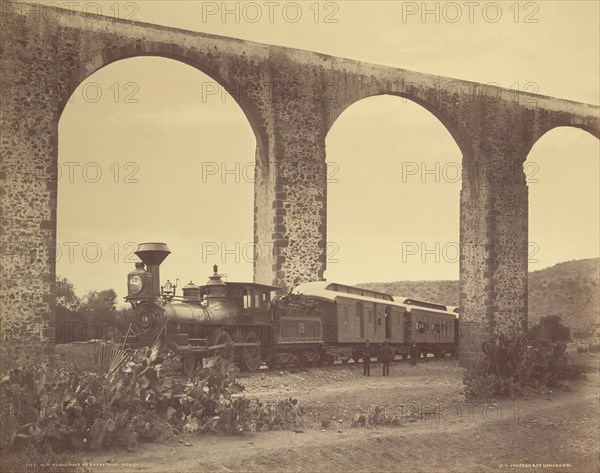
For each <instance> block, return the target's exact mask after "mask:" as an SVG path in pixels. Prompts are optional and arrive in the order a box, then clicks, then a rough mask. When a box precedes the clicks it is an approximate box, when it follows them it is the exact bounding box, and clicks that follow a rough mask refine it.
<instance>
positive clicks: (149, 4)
mask: <svg viewBox="0 0 600 473" xmlns="http://www.w3.org/2000/svg"><path fill="white" fill-rule="evenodd" d="M41 3H44V2H41ZM54 3H55V4H56V3H58V4H61V2H54ZM92 4H94V5H92ZM476 4H477V5H474V4H469V2H449V3H446V2H394V1H387V2H380V1H369V2H359V1H348V2H313V1H310V2H296V3H294V2H275V4H272V5H274V6H273V7H272V8H273V12H272V18H269V3H268V2H251V3H247V2H246V3H244V2H241V3H240V2H226V5H225V7H226V8H223V2H197V1H185V2H172V1H171V2H163V1H138V2H116V1H107V2H95V3H94V2H81V4H80V7H76V8H82V9H83V8H88V9H90V10H89V11H90V12H94V10H93V9H97V8H98V6H100V8H101V12H102V13H103V14H107V15H111V16H115V15H117V16H119V17H128V18H131V19H134V20H138V21H144V22H149V23H156V24H162V25H166V26H171V27H177V28H184V29H188V30H196V31H202V32H206V33H211V34H217V35H223V36H232V37H237V38H243V39H247V40H252V41H257V42H263V43H270V44H277V45H282V46H289V47H293V48H298V49H305V50H312V51H317V52H321V53H326V54H331V55H334V56H341V57H348V58H352V59H357V60H362V61H367V62H372V63H375V64H384V65H390V66H395V67H400V68H405V69H409V70H414V71H420V72H427V73H432V74H437V75H441V76H447V77H451V78H459V79H465V80H471V81H477V82H482V83H495V84H497V85H500V86H502V87H507V88H512V89H518V90H527V91H531V92H536V93H540V94H543V95H550V96H555V97H560V98H565V99H570V100H575V101H580V102H585V103H590V104H596V105H597V104H598V103H599V93H600V92H599V89H600V80H599V78H600V71H599V69H600V64H599V58H600V38H599V32H600V25H599V17H600V11H599V3H598V2H595V1H584V2H577V1H569V2H559V1H541V2H513V1H510V2H503V1H502V2H476ZM469 5H472V6H471V7H469ZM423 7H425V8H423ZM92 8H93V9H92ZM469 8H472V10H471V11H469ZM425 10H427V11H429V13H427V12H425V13H424V11H425ZM224 11H229V12H231V13H228V14H225V15H224V14H223V12H224ZM258 12H260V13H262V15H261V16H260V17H258V16H257V15H258ZM298 14H301V16H300V18H299V19H298V20H297V21H295V22H293V21H292V20H294V19H295V17H297V16H298ZM271 20H272V21H271ZM212 86H213V82H212V79H211V78H210V77H208V76H206V75H204V74H203V73H201V72H200V71H198V70H196V69H193V68H192V67H190V66H187V65H185V64H183V63H179V62H177V61H173V60H169V59H164V58H151V57H143V58H132V59H127V60H123V61H118V62H116V63H113V64H111V65H109V66H107V67H105V68H103V69H101V70H99V71H97V72H95V73H94V74H92V75H91V76H90V77H88V79H87V80H86V81H85V82H84V83H82V84H81V85H80V86H79V87H78V88H77V89H76V90H75V91H74V93H73V96H72V98H71V101H70V103H69V104H68V105H67V107H66V108H65V110H64V112H63V114H62V116H61V119H60V123H59V168H60V171H61V173H60V175H59V189H58V190H59V192H58V235H57V239H58V246H59V254H58V255H57V259H58V261H57V274H59V275H60V276H62V277H67V278H68V279H69V280H71V281H72V282H73V283H74V284H75V290H76V292H77V293H78V294H80V295H81V294H84V293H85V292H87V291H89V290H101V289H106V288H114V289H115V290H116V291H117V293H118V294H119V296H120V297H121V296H124V295H125V290H126V275H127V272H128V271H129V270H130V268H133V262H134V261H135V260H136V258H135V256H133V255H132V251H133V250H134V249H135V245H136V244H137V243H140V242H144V241H162V242H166V243H167V244H168V245H169V248H170V250H171V251H172V254H171V255H170V256H169V258H167V260H166V261H165V262H164V263H163V267H162V278H163V280H164V279H166V278H169V279H171V280H172V281H173V280H175V279H179V281H180V286H181V285H185V284H186V283H188V282H189V281H190V280H193V281H194V282H195V283H200V284H201V283H204V282H205V281H206V279H207V277H208V275H209V273H210V272H211V268H212V265H213V264H215V263H216V264H219V266H220V270H221V271H222V272H224V273H227V275H228V279H229V280H247V281H249V280H251V279H252V250H253V247H252V241H253V235H252V226H253V182H252V176H253V165H254V164H253V163H254V154H255V145H256V140H255V138H254V135H253V133H252V130H251V128H250V125H249V123H248V121H247V119H246V117H245V115H244V114H243V112H242V111H241V109H240V108H239V106H238V105H237V104H236V103H235V101H234V100H233V99H232V98H231V97H230V96H221V95H219V94H216V95H211V94H209V93H208V91H210V90H212ZM598 143H599V142H598V140H597V139H596V138H594V137H593V136H592V135H589V134H587V133H586V132H584V131H581V130H578V129H573V128H560V129H555V130H553V131H551V132H549V133H548V134H547V135H545V136H544V137H542V139H541V140H540V141H538V142H537V143H536V145H535V146H534V147H533V149H532V150H531V152H530V154H529V156H528V159H527V162H526V164H525V171H526V175H527V179H528V186H529V195H530V212H529V219H530V235H529V241H530V260H529V268H530V271H531V270H537V269H542V268H544V267H548V266H551V265H554V264H556V263H558V262H561V261H567V260H572V259H579V258H590V257H597V256H598V245H599V230H598V228H599V217H598V215H599V214H600V209H599V204H598V202H599V201H600V198H599V187H600V178H599V174H600V168H599V165H600V159H599V158H600V149H599V144H598ZM326 153H327V162H328V171H329V172H328V175H329V185H328V263H327V271H326V273H325V277H326V278H327V279H328V280H330V281H339V282H343V283H348V284H353V283H357V282H368V281H396V280H432V279H458V271H459V264H458V238H459V233H458V232H459V191H460V182H459V179H458V178H457V170H458V169H459V166H460V163H461V153H460V150H459V149H458V146H457V145H456V143H455V142H454V140H453V139H452V137H451V136H450V134H449V132H448V131H447V130H446V129H445V128H444V126H443V125H442V124H441V123H440V122H439V121H438V120H437V119H436V118H435V117H434V116H433V115H431V114H430V113H429V112H427V111H426V110H425V109H423V108H422V107H420V106H419V105H417V104H415V103H413V102H410V101H408V100H406V99H401V98H398V97H391V96H381V97H374V98H369V99H365V100H362V101H360V102H358V103H356V104H354V105H352V106H351V107H350V108H348V109H347V110H346V111H345V112H344V113H342V115H341V116H340V117H339V118H338V120H337V121H336V122H335V123H334V125H333V127H332V129H331V130H330V132H329V134H328V136H327V141H326ZM409 170H410V171H411V172H408V171H409Z"/></svg>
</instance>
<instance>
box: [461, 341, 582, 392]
mask: <svg viewBox="0 0 600 473" xmlns="http://www.w3.org/2000/svg"><path fill="white" fill-rule="evenodd" d="M566 347H567V346H566V344H565V343H563V342H556V341H551V340H549V339H543V338H542V339H539V338H536V339H532V338H529V337H525V336H519V335H514V336H511V337H507V336H506V335H500V336H499V337H497V338H496V339H493V340H488V341H486V342H484V343H483V345H482V350H483V354H484V356H483V358H482V359H481V360H478V361H477V362H476V363H475V364H474V365H472V366H471V367H469V368H468V369H467V370H465V373H464V376H463V384H464V385H465V395H466V396H467V398H489V397H494V396H510V397H514V395H515V394H517V393H520V392H521V391H522V388H523V387H531V388H536V389H537V388H540V387H542V386H548V387H557V386H559V385H560V384H561V383H562V382H563V381H564V380H567V379H575V378H578V377H580V376H581V370H580V369H579V367H577V366H573V365H570V364H569V361H568V358H567V354H566Z"/></svg>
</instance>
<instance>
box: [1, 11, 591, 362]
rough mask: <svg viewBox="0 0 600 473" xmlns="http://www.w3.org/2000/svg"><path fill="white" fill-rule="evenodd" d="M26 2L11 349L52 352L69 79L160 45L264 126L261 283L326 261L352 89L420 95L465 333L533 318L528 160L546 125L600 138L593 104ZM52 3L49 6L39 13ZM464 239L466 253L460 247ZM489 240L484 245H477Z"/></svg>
mask: <svg viewBox="0 0 600 473" xmlns="http://www.w3.org/2000/svg"><path fill="white" fill-rule="evenodd" d="M38 7H39V9H38V10H37V11H36V12H35V13H34V14H32V13H31V12H30V11H29V10H28V9H27V8H22V5H21V6H19V5H14V8H5V9H4V12H3V13H4V14H3V17H2V29H3V30H4V31H3V45H2V56H1V57H2V59H1V61H2V62H1V66H2V71H3V72H2V84H1V85H2V115H1V130H2V136H1V154H2V158H3V165H2V174H1V176H0V179H1V187H0V195H1V197H2V220H1V235H0V237H1V241H2V247H3V250H2V254H1V258H2V259H1V263H2V270H1V287H2V290H1V291H0V304H1V306H0V307H1V314H2V315H1V317H2V319H1V323H2V327H1V328H2V340H3V343H2V347H3V348H2V355H3V358H4V359H5V360H6V359H14V358H13V357H14V356H18V355H20V354H27V355H31V354H33V353H40V352H43V351H45V352H46V353H52V350H53V346H52V343H51V333H52V331H51V330H42V331H41V332H40V327H41V328H42V329H43V328H44V327H48V326H51V324H52V320H53V317H54V304H55V302H54V299H55V263H56V261H55V247H56V202H57V159H58V122H59V118H60V116H61V113H62V110H63V108H64V107H65V105H66V103H67V101H68V99H69V96H70V94H71V93H72V91H73V90H74V88H75V87H76V86H77V85H78V84H80V83H81V82H82V81H84V80H85V79H86V78H87V77H89V76H90V75H91V74H93V73H94V72H95V71H97V70H98V69H100V68H102V67H104V66H106V65H108V64H110V63H112V62H115V61H118V60H121V59H125V58H130V57H135V56H162V57H166V58H171V59H174V60H177V61H182V62H184V63H186V64H189V65H191V66H193V67H195V68H197V69H199V70H201V71H202V72H204V73H206V74H208V75H209V76H210V77H212V78H213V79H214V80H215V81H217V82H218V83H219V84H221V85H222V86H223V87H225V88H226V89H227V91H228V92H229V93H230V94H231V95H232V96H233V97H234V98H236V100H237V102H238V103H239V105H240V107H241V108H242V110H243V111H244V113H245V114H246V116H247V118H248V121H249V122H250V124H251V126H252V129H253V130H254V133H255V135H256V143H257V149H256V161H257V166H256V181H255V182H256V184H255V206H254V208H255V216H254V238H255V243H257V244H261V243H262V242H273V243H272V244H273V245H274V246H273V248H274V249H273V251H274V255H273V257H274V259H272V260H271V261H269V260H268V259H266V258H262V259H260V260H258V261H257V262H256V263H255V267H254V277H255V280H256V281H257V282H263V283H269V284H271V283H272V284H274V285H278V286H282V287H290V286H293V285H295V284H297V283H299V282H303V281H307V280H314V279H317V278H320V277H321V276H322V275H323V272H324V270H325V261H326V254H325V250H326V228H327V207H326V204H327V182H326V162H325V137H326V135H327V132H328V130H329V129H330V127H331V126H332V124H333V123H334V122H335V120H336V118H337V117H338V116H339V115H340V114H341V113H342V112H343V111H344V110H345V109H346V108H348V107H349V106H350V105H352V104H353V103H355V102H357V101H359V100H361V99H363V98H366V97H370V96H374V95H381V94H389V95H396V96H402V97H405V98H407V99H410V100H412V101H414V102H416V103H418V104H419V105H421V106H423V107H425V108H426V109H427V110H429V111H430V112H431V113H432V114H433V115H435V116H436V117H437V118H438V119H439V120H440V121H441V122H442V123H443V124H444V126H445V127H446V128H447V129H448V130H449V131H450V133H451V135H452V136H453V137H454V139H455V140H456V143H457V144H458V146H459V148H460V149H461V151H462V154H463V164H464V165H463V170H464V172H463V179H462V190H461V195H460V244H461V256H460V296H459V301H460V306H461V310H462V314H461V317H462V320H463V321H464V322H469V323H470V326H471V328H470V334H469V336H468V337H462V338H461V347H460V351H461V358H462V360H463V362H467V363H468V361H469V360H470V359H472V358H473V357H476V356H477V354H478V352H479V350H480V340H481V338H482V337H484V336H485V335H486V334H490V333H494V332H509V331H513V330H521V329H522V328H523V326H524V325H525V324H526V322H527V247H528V243H527V241H528V190H527V185H526V181H525V174H524V172H523V163H524V161H525V159H526V157H527V154H528V152H529V150H530V149H531V148H532V146H533V145H534V143H535V142H536V141H537V140H538V139H539V138H540V137H541V136H542V135H543V134H544V133H546V132H547V131H549V130H551V129H552V128H555V127H559V126H573V127H578V128H581V129H583V130H586V131H588V132H589V133H591V134H593V135H594V136H596V137H600V118H599V107H597V106H592V105H587V104H583V103H576V102H571V101H567V100H562V99H557V98H551V97H545V96H539V95H533V94H528V93H522V92H520V93H517V92H515V91H509V90H507V89H501V88H498V87H494V86H490V85H484V84H478V83H473V82H467V81H461V80H456V79H450V78H445V77H439V76H433V75H429V74H421V73H416V72H412V71H408V70H404V69H398V68H393V67H386V66H379V65H374V64H367V63H363V62H358V61H353V60H349V59H343V58H338V57H331V56H327V55H324V54H318V53H314V52H308V51H300V50H296V49H290V48H284V47H278V46H271V45H267V44H258V43H253V42H250V41H243V40H239V39H233V38H227V37H218V36H213V35H208V34H203V33H198V32H192V31H185V30H180V29H175V28H167V27H163V26H157V25H152V24H145V23H139V22H132V21H127V20H116V19H114V18H109V17H104V16H97V17H93V20H94V21H90V17H89V16H87V17H86V16H85V15H83V14H80V13H75V12H69V11H67V10H60V9H55V8H51V7H40V6H39V5H38ZM40 12H41V13H43V14H40ZM466 248H469V251H467V250H466ZM473 248H480V249H481V250H482V251H472V249H473Z"/></svg>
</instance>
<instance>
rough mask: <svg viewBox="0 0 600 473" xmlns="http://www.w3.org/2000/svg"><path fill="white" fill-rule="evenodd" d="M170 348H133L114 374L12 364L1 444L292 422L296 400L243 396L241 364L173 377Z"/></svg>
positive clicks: (55, 447)
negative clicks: (184, 379) (265, 401)
mask: <svg viewBox="0 0 600 473" xmlns="http://www.w3.org/2000/svg"><path fill="white" fill-rule="evenodd" d="M178 368H179V361H178V359H177V357H175V356H174V355H173V354H172V353H166V354H162V355H161V354H159V353H158V352H155V351H151V350H149V349H143V350H138V351H136V352H134V353H133V354H132V355H131V357H130V359H129V361H124V362H123V363H122V364H121V365H120V366H119V367H118V368H117V369H116V370H114V372H113V373H111V374H96V373H91V372H83V371H76V370H72V369H71V370H69V369H65V368H61V369H50V368H49V367H48V366H47V365H41V366H38V367H31V368H27V369H13V370H12V371H11V372H10V374H9V375H8V376H6V377H4V378H3V379H2V380H1V381H0V402H2V405H3V406H10V411H9V414H8V418H7V419H6V421H5V422H4V423H5V428H4V429H2V431H3V433H4V434H8V435H4V437H3V438H2V446H5V447H6V446H8V447H10V448H11V449H13V450H19V449H23V448H25V447H27V446H29V445H35V446H37V447H39V448H42V449H43V450H45V451H46V450H47V451H51V452H61V451H64V450H66V449H69V450H81V449H86V450H99V449H101V448H109V447H111V446H113V445H121V446H124V447H125V448H127V449H128V450H134V449H135V448H136V446H137V442H138V440H140V441H150V442H152V441H166V440H169V439H172V438H174V437H175V436H178V435H189V434H192V433H196V432H203V433H208V432H212V433H223V434H239V433H242V432H254V431H256V430H282V429H291V428H297V427H298V426H300V425H301V424H302V423H303V420H302V415H301V413H300V409H299V406H298V403H297V401H295V400H293V399H288V400H280V401H277V402H276V403H273V404H262V403H260V402H259V401H258V400H255V399H247V398H245V397H244V396H242V395H240V393H241V392H242V390H243V389H244V387H243V386H241V385H240V384H238V383H237V374H238V369H237V368H236V367H235V365H233V364H232V363H230V362H229V361H226V360H224V359H221V358H215V359H211V360H209V361H208V364H207V365H206V367H204V368H203V369H199V370H197V371H196V373H195V374H194V376H192V377H191V378H190V379H188V381H187V382H182V381H181V380H178V379H177V378H176V377H174V374H175V373H176V372H177V370H178Z"/></svg>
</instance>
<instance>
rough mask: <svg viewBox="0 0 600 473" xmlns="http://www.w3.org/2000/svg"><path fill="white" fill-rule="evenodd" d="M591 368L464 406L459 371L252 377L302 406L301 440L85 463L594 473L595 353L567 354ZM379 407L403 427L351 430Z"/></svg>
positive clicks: (265, 439)
mask: <svg viewBox="0 0 600 473" xmlns="http://www.w3.org/2000/svg"><path fill="white" fill-rule="evenodd" d="M572 357H573V358H574V361H576V362H578V363H582V364H586V365H588V366H589V367H590V371H589V372H588V373H587V379H584V380H581V381H577V382H575V383H573V384H571V386H570V389H571V390H570V391H569V390H558V391H550V390H547V391H544V392H539V393H536V392H533V391H531V392H530V391H528V392H527V394H526V395H523V396H521V397H519V398H518V399H514V400H510V399H504V400H498V401H497V402H495V401H487V402H467V401H465V399H464V396H463V385H462V369H461V368H459V367H458V362H457V361H455V360H443V361H435V362H434V361H430V362H425V361H423V360H422V361H421V362H420V363H419V364H418V365H417V366H416V367H413V366H410V365H409V364H408V363H406V362H397V363H396V364H394V365H392V367H391V373H390V376H389V377H382V376H381V368H380V366H379V365H378V364H375V363H374V364H373V365H372V371H371V376H370V377H364V376H363V375H362V365H361V364H359V365H354V364H352V363H350V364H348V365H346V366H335V367H329V368H313V369H310V370H302V371H296V372H290V371H285V372H281V371H277V372H269V373H264V372H263V373H261V372H260V371H259V372H256V373H253V374H251V375H246V376H245V377H244V378H243V379H242V381H243V383H244V384H245V385H246V386H247V392H246V395H247V396H257V397H259V398H260V399H261V400H275V399H277V398H288V397H292V398H296V399H298V400H299V402H300V403H301V406H302V408H303V410H304V416H305V422H306V425H305V427H304V429H302V430H301V431H299V432H289V431H285V432H263V433H257V434H255V435H244V436H240V437H216V436H192V437H189V438H188V439H187V442H188V444H189V445H185V444H182V443H177V442H176V443H174V444H173V445H157V444H141V445H140V446H139V447H138V449H137V451H135V452H133V453H127V452H125V451H120V450H115V451H112V450H111V451H105V452H98V453H93V454H91V453H85V454H82V455H81V461H82V462H84V463H89V464H92V465H93V466H92V470H93V471H98V472H100V471H102V472H105V473H110V472H113V471H115V472H116V471H119V472H129V471H132V472H133V471H135V472H137V471H139V472H144V473H146V472H147V473H150V472H161V473H162V472H221V471H223V472H263V471H269V472H286V473H289V472H338V471H348V472H350V471H352V472H372V471H373V472H374V471H382V472H400V471H410V472H432V471H444V472H456V473H459V472H460V473H465V472H477V473H479V472H487V471H496V470H503V471H507V472H508V471H523V470H527V471H532V470H534V471H545V472H555V471H560V472H565V471H567V472H572V473H588V472H589V473H592V472H593V473H596V472H598V471H600V470H599V466H600V457H599V453H600V449H599V440H598V439H599V438H600V421H599V416H600V408H599V398H600V384H599V383H600V379H599V371H598V368H599V366H600V357H599V355H598V354H581V355H572ZM373 406H380V407H383V408H384V409H385V412H386V413H388V414H389V415H396V418H397V423H398V425H396V426H389V427H365V426H352V425H351V423H352V419H353V418H354V416H355V415H356V413H357V412H361V411H362V412H365V413H368V411H369V409H373V408H374V407H373Z"/></svg>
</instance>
